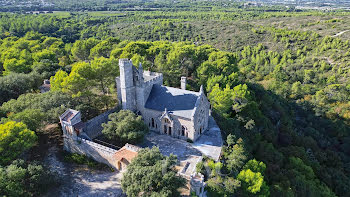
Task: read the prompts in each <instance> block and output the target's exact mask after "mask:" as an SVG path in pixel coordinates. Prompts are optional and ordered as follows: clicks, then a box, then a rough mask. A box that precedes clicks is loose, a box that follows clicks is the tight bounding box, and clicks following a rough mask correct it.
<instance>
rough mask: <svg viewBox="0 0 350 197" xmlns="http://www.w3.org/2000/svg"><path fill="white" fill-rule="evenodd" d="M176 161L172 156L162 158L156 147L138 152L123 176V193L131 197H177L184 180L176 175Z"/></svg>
mask: <svg viewBox="0 0 350 197" xmlns="http://www.w3.org/2000/svg"><path fill="white" fill-rule="evenodd" d="M176 160H177V159H176V156H174V155H172V154H171V155H170V156H169V157H166V156H163V155H162V154H161V153H160V151H159V149H158V148H157V147H153V148H152V149H149V148H146V149H142V150H140V151H139V152H138V155H137V157H136V158H135V159H133V160H132V162H131V163H130V164H129V165H128V168H127V171H126V172H125V173H124V174H123V179H122V189H123V191H124V192H125V193H126V194H127V195H128V196H131V197H136V196H140V195H142V196H169V197H170V196H174V197H175V196H179V195H180V194H179V192H178V189H179V188H180V187H183V186H185V179H184V178H182V177H180V176H179V175H177V172H176V170H175V165H176Z"/></svg>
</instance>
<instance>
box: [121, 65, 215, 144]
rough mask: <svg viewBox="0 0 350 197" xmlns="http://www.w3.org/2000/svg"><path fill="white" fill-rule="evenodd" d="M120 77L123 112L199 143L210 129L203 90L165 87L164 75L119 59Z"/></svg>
mask: <svg viewBox="0 0 350 197" xmlns="http://www.w3.org/2000/svg"><path fill="white" fill-rule="evenodd" d="M119 69H120V77H117V78H116V85H117V94H118V100H119V101H120V104H121V105H122V108H123V109H127V110H131V111H134V112H136V113H138V114H140V115H142V117H143V119H144V122H145V123H146V124H147V125H148V126H149V128H150V130H153V131H156V132H159V133H161V134H167V135H169V136H172V137H176V138H180V139H185V140H187V139H189V140H192V141H195V140H196V139H198V137H199V136H200V135H201V134H202V133H203V132H204V131H206V130H207V129H208V119H209V107H210V103H209V101H208V99H207V98H206V96H205V94H204V92H203V87H202V86H201V88H200V91H199V92H193V91H188V90H186V77H181V89H178V88H172V87H167V86H163V75H162V74H161V73H156V72H150V71H144V70H143V68H142V65H141V64H140V65H139V67H138V68H136V67H135V66H133V64H132V61H131V60H129V59H120V60H119Z"/></svg>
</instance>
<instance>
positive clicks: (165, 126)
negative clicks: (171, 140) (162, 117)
mask: <svg viewBox="0 0 350 197" xmlns="http://www.w3.org/2000/svg"><path fill="white" fill-rule="evenodd" d="M164 133H165V134H166V133H167V132H166V125H164Z"/></svg>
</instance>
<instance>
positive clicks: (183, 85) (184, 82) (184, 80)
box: [181, 77, 186, 90]
mask: <svg viewBox="0 0 350 197" xmlns="http://www.w3.org/2000/svg"><path fill="white" fill-rule="evenodd" d="M181 89H183V90H186V77H181Z"/></svg>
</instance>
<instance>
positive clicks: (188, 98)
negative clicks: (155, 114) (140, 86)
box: [145, 84, 200, 119]
mask: <svg viewBox="0 0 350 197" xmlns="http://www.w3.org/2000/svg"><path fill="white" fill-rule="evenodd" d="M199 95H200V93H198V92H193V91H188V90H183V89H178V88H172V87H167V86H162V85H157V84H154V85H153V87H152V90H151V93H150V94H149V97H148V99H147V101H146V104H145V108H147V109H153V110H156V111H164V110H165V108H166V109H167V110H168V112H169V113H170V114H173V115H176V116H180V117H184V118H189V119H190V118H191V116H192V112H193V110H194V108H195V105H196V101H197V98H198V97H199Z"/></svg>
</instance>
